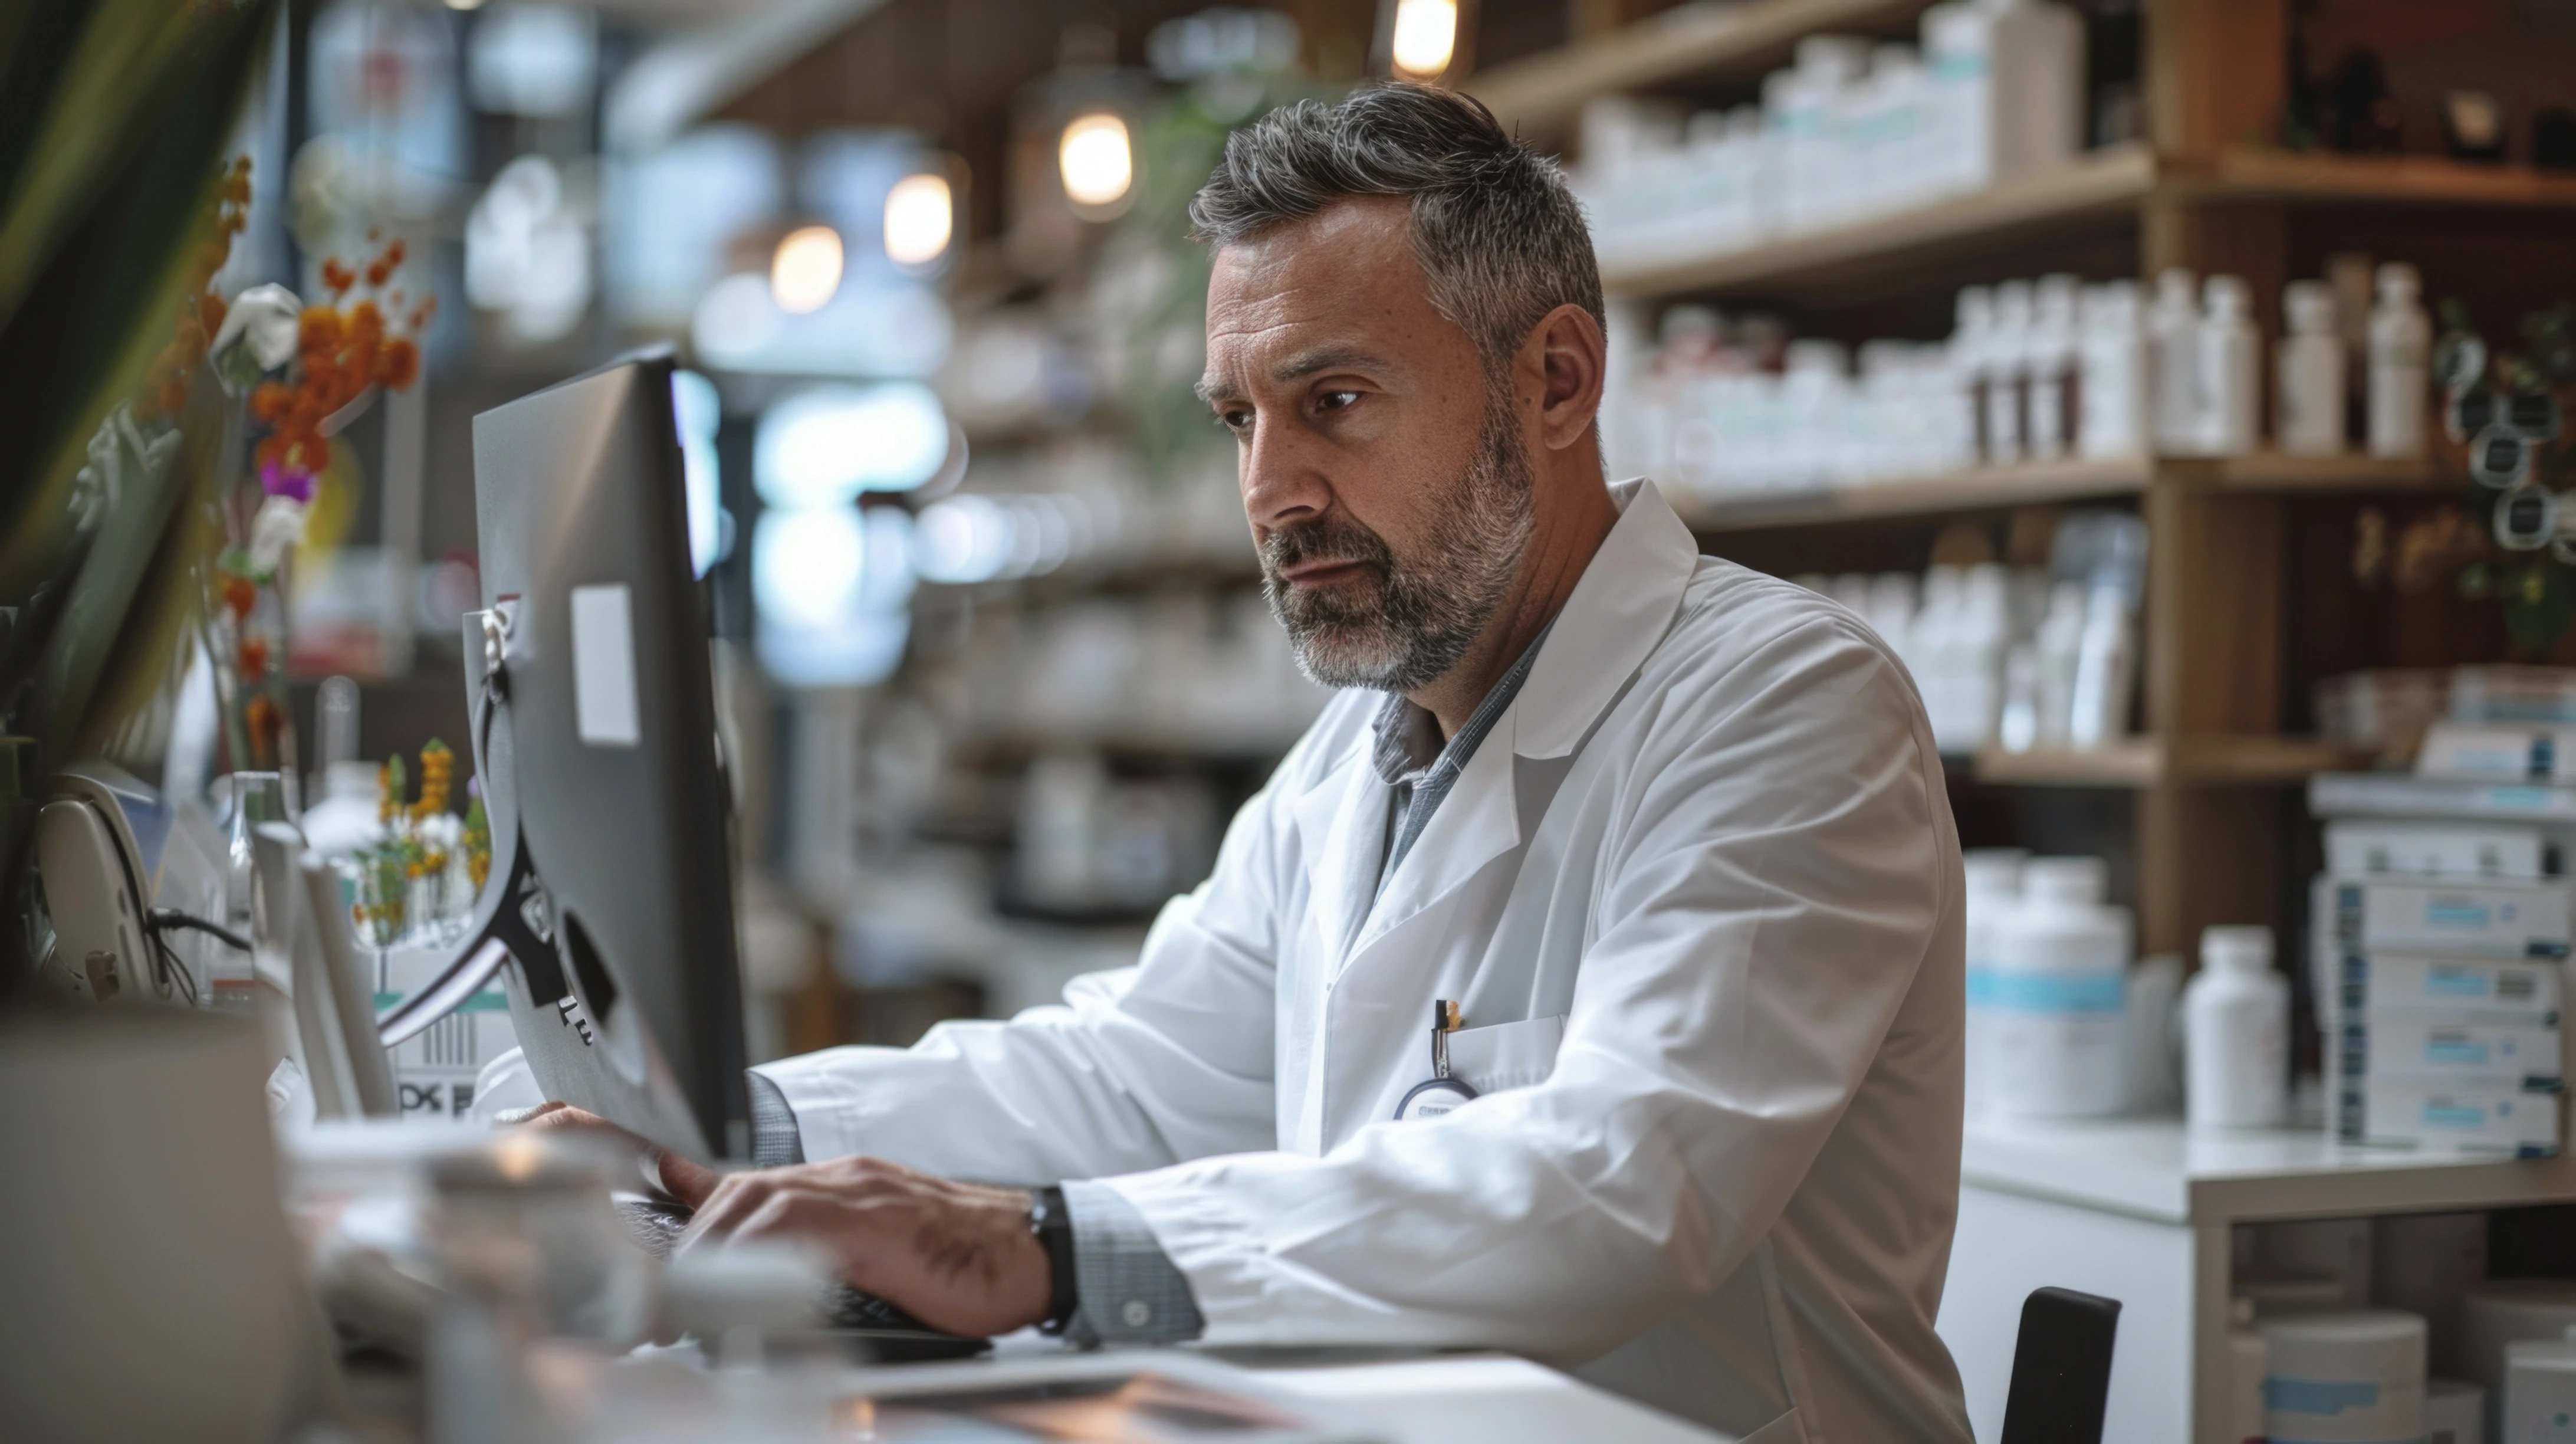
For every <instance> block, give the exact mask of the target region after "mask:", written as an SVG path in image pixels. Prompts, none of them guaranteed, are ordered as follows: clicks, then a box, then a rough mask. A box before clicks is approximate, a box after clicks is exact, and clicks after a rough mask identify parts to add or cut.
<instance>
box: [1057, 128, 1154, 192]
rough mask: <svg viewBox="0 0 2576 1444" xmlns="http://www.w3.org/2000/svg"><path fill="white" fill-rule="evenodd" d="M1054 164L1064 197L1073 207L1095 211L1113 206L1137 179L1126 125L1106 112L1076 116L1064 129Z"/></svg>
mask: <svg viewBox="0 0 2576 1444" xmlns="http://www.w3.org/2000/svg"><path fill="white" fill-rule="evenodd" d="M1056 163H1057V165H1058V166H1059V167H1060V168H1061V169H1062V170H1063V172H1064V193H1065V194H1066V195H1068V196H1070V197H1072V198H1073V203H1074V204H1075V205H1077V206H1082V207H1085V208H1088V209H1094V210H1097V209H1100V208H1102V207H1105V206H1114V205H1116V204H1117V203H1118V202H1120V201H1122V200H1124V199H1126V197H1127V187H1128V186H1130V185H1131V184H1133V183H1134V182H1135V179H1136V161H1135V157H1134V155H1133V154H1132V153H1131V152H1130V151H1129V150H1128V148H1127V122H1125V121H1123V120H1120V119H1119V118H1118V117H1117V116H1115V115H1112V114H1110V113H1109V112H1108V111H1105V110H1095V111H1093V112H1091V113H1090V114H1088V115H1078V116H1075V117H1074V119H1073V123H1072V124H1071V125H1068V126H1066V127H1065V128H1064V144H1063V145H1062V146H1060V147H1058V148H1057V151H1056Z"/></svg>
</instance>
